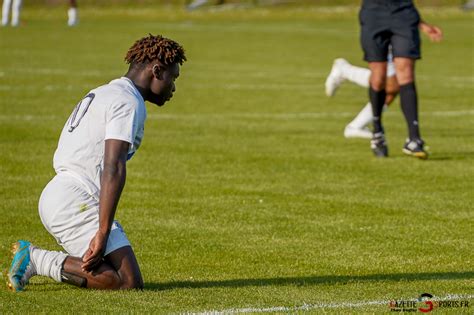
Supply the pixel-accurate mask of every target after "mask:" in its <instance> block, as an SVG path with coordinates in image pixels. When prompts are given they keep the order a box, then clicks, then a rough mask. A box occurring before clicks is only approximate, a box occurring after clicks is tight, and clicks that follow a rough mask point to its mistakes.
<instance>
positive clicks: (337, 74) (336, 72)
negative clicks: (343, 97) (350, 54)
mask: <svg viewBox="0 0 474 315" xmlns="http://www.w3.org/2000/svg"><path fill="white" fill-rule="evenodd" d="M347 64H349V63H348V62H347V60H346V59H343V58H337V59H336V60H334V62H333V64H332V68H331V72H330V73H329V75H328V77H327V79H326V83H325V87H326V95H327V96H329V97H331V96H333V95H334V94H335V93H336V90H337V88H338V87H339V86H340V85H341V84H342V82H344V80H345V79H344V77H343V76H342V68H343V67H344V66H345V65H347Z"/></svg>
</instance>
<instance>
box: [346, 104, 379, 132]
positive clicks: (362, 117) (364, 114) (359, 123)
mask: <svg viewBox="0 0 474 315" xmlns="http://www.w3.org/2000/svg"><path fill="white" fill-rule="evenodd" d="M373 117H374V116H373V114H372V104H371V103H370V102H368V103H367V105H365V106H364V108H362V110H361V111H360V112H359V114H357V116H356V117H355V118H354V119H353V120H352V121H351V122H350V123H349V126H351V127H353V128H357V129H362V128H364V127H365V126H367V125H368V124H370V123H371V122H372V119H373Z"/></svg>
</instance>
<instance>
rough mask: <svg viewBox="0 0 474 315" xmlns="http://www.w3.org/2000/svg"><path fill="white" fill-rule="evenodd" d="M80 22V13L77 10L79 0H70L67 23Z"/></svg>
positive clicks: (69, 24) (74, 23)
mask: <svg viewBox="0 0 474 315" xmlns="http://www.w3.org/2000/svg"><path fill="white" fill-rule="evenodd" d="M78 23H79V13H78V11H77V1H76V0H70V1H69V9H68V10H67V25H68V26H75V25H77V24H78Z"/></svg>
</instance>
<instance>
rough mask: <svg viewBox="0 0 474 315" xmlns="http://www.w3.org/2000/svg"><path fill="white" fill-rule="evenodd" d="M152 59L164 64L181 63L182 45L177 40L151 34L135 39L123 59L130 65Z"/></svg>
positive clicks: (182, 55) (184, 58) (183, 60)
mask: <svg viewBox="0 0 474 315" xmlns="http://www.w3.org/2000/svg"><path fill="white" fill-rule="evenodd" d="M153 60H158V61H160V62H161V63H162V64H163V65H165V66H167V65H171V64H173V63H179V64H180V65H182V64H183V62H185V61H186V56H185V55H184V49H183V47H182V46H181V45H179V44H178V43H177V42H175V41H173V40H171V39H168V38H165V37H163V36H161V35H156V36H153V35H152V34H148V36H147V37H143V38H142V39H139V40H137V41H136V42H135V43H134V44H133V46H132V47H130V49H129V50H128V52H127V55H126V56H125V61H126V62H127V63H128V64H130V65H132V66H135V65H140V64H141V65H144V64H148V63H150V62H151V61H153Z"/></svg>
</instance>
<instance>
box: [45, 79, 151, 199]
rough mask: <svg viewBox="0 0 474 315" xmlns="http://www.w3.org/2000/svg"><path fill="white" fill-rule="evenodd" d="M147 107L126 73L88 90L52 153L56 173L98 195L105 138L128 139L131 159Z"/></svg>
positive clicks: (142, 126)
mask: <svg viewBox="0 0 474 315" xmlns="http://www.w3.org/2000/svg"><path fill="white" fill-rule="evenodd" d="M145 119H146V108H145V102H144V100H143V97H142V96H141V95H140V93H139V92H138V90H137V89H136V87H135V85H134V84H133V83H132V81H131V80H130V79H128V78H126V77H122V78H120V79H116V80H113V81H111V82H110V83H109V84H106V85H103V86H100V87H98V88H96V89H93V90H92V91H90V92H89V93H88V94H87V95H86V96H85V97H84V98H83V99H82V100H81V101H80V102H79V103H78V104H77V106H76V107H75V108H74V110H73V112H72V114H71V116H70V117H69V119H68V121H67V122H66V124H65V125H64V128H63V130H62V132H61V136H60V138H59V143H58V148H57V149H56V152H55V153H54V161H53V165H54V169H55V171H56V173H58V174H59V173H62V172H67V173H68V174H69V175H71V176H73V177H75V178H76V179H77V180H79V181H80V182H81V183H83V184H84V188H85V189H86V191H87V192H88V193H89V194H91V195H92V196H95V198H97V200H98V199H99V192H100V178H101V175H102V171H103V168H104V149H105V140H107V139H117V140H122V141H126V142H128V143H130V149H129V152H128V158H129V159H130V158H131V157H132V155H133V154H134V153H135V151H136V150H137V149H138V147H139V146H140V143H141V141H142V138H143V131H144V123H145Z"/></svg>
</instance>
